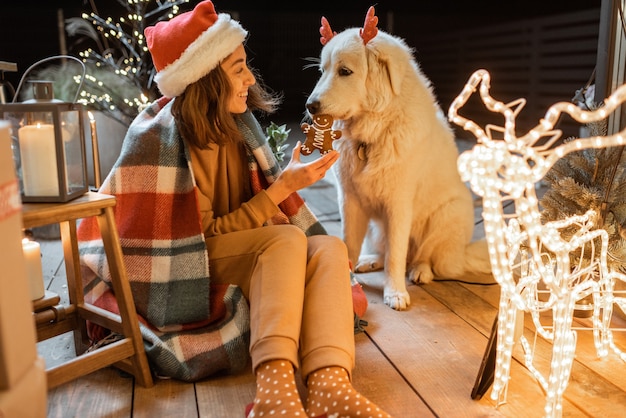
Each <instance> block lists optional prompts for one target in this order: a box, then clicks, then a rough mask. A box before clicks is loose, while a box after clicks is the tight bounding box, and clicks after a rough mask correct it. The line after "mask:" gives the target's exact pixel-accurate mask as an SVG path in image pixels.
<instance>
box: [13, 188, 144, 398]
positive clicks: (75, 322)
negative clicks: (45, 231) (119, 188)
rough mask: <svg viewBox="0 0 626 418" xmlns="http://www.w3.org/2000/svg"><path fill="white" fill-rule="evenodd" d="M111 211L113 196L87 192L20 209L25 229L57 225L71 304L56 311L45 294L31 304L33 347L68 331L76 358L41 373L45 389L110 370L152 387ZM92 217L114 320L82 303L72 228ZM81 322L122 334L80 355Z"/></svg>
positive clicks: (82, 349)
mask: <svg viewBox="0 0 626 418" xmlns="http://www.w3.org/2000/svg"><path fill="white" fill-rule="evenodd" d="M114 206H115V197H114V196H110V195H106V194H102V193H97V192H88V193H86V194H85V195H84V196H81V197H79V198H77V199H74V200H71V201H69V202H66V203H24V204H23V206H22V218H23V224H24V228H25V229H28V228H33V227H37V226H42V225H48V224H53V223H58V224H59V225H60V230H61V241H62V244H63V255H64V258H65V267H66V271H67V288H68V294H69V301H70V303H69V305H67V306H63V305H58V302H59V299H58V297H57V296H56V295H55V294H54V293H51V292H46V295H45V296H44V298H43V300H41V301H36V304H34V307H33V310H34V316H35V322H36V327H37V338H38V341H43V340H46V339H48V338H51V337H54V336H56V335H59V334H63V333H66V332H68V331H73V332H74V344H75V348H76V354H77V357H76V358H74V359H72V360H70V361H68V362H66V363H63V364H61V365H58V366H55V367H51V368H49V369H47V370H46V373H47V378H48V388H49V389H51V388H54V387H56V386H59V385H61V384H63V383H66V382H68V381H70V380H73V379H76V378H77V377H80V376H83V375H86V374H89V373H92V372H94V371H96V370H99V369H101V368H104V367H107V366H111V365H114V366H115V367H118V368H120V369H122V370H124V371H126V372H128V373H131V374H132V375H133V376H135V378H136V379H137V381H138V383H139V384H140V385H142V386H144V387H151V386H152V385H153V384H154V383H153V380H152V375H151V373H150V367H149V365H148V359H147V357H146V353H145V350H144V346H143V339H142V337H141V332H140V330H139V321H138V319H137V312H136V311H135V302H134V300H133V297H132V294H131V291H130V284H129V282H128V278H127V276H126V267H125V265H124V260H123V257H122V248H121V246H120V242H119V236H118V233H117V227H116V224H115V217H114V215H113V207H114ZM91 216H95V217H97V220H98V226H99V227H100V232H101V235H102V241H103V243H104V249H105V252H106V256H107V262H108V264H109V270H110V272H111V284H112V286H113V291H114V292H115V296H116V299H117V303H118V306H119V309H120V315H119V316H118V315H115V314H113V313H111V312H109V311H107V310H104V309H101V308H99V307H97V306H94V305H91V304H88V303H85V300H84V295H83V286H82V277H81V272H80V260H79V253H78V240H77V236H76V222H77V220H79V219H82V218H88V217H91ZM86 321H90V322H93V323H96V324H98V325H101V326H103V327H105V328H107V329H110V330H111V331H113V332H115V333H118V334H121V335H122V336H123V338H122V339H120V340H119V341H116V342H114V343H111V344H109V345H105V346H103V347H100V348H98V349H96V350H93V351H89V352H85V350H86V349H87V347H88V346H89V338H88V336H87V327H86Z"/></svg>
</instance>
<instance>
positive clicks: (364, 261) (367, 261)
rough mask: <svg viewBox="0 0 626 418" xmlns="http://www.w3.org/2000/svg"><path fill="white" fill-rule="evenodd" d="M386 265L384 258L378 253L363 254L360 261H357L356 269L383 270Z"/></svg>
mask: <svg viewBox="0 0 626 418" xmlns="http://www.w3.org/2000/svg"><path fill="white" fill-rule="evenodd" d="M384 266H385V261H384V259H383V258H382V257H381V256H379V255H377V254H370V255H363V256H361V257H359V262H358V263H356V268H355V269H354V271H355V272H357V273H368V272H370V271H378V270H382V269H383V267H384Z"/></svg>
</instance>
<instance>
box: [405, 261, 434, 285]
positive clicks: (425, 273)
mask: <svg viewBox="0 0 626 418" xmlns="http://www.w3.org/2000/svg"><path fill="white" fill-rule="evenodd" d="M434 278H435V274H434V273H433V270H432V269H431V268H430V266H429V265H428V264H420V265H419V266H416V267H415V268H413V269H412V270H411V272H410V273H409V279H411V281H412V282H413V283H415V284H420V283H421V284H426V283H430V282H432V281H433V279H434Z"/></svg>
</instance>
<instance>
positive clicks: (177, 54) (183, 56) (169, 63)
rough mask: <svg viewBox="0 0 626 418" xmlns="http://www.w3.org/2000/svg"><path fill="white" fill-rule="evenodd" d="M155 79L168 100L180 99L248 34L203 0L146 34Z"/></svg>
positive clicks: (158, 24)
mask: <svg viewBox="0 0 626 418" xmlns="http://www.w3.org/2000/svg"><path fill="white" fill-rule="evenodd" d="M144 33H145V35H146V40H147V43H148V49H149V50H150V53H151V54H152V61H153V63H154V66H155V68H156V70H157V75H156V76H155V78H154V80H155V81H156V83H157V86H158V87H159V90H160V91H161V93H162V94H163V95H164V96H166V97H176V96H178V95H180V94H181V93H183V92H184V91H185V88H186V87H187V86H188V85H189V84H192V83H195V82H196V81H198V80H199V79H201V78H202V77H204V76H205V75H207V74H208V73H209V72H210V71H211V70H212V69H214V68H215V67H217V66H218V65H219V63H220V62H221V61H222V60H223V59H224V58H226V57H227V56H229V55H230V54H231V53H232V52H233V51H234V50H235V49H236V48H237V47H238V46H239V45H241V44H242V43H243V41H244V40H245V39H246V36H247V34H248V32H247V31H246V30H245V29H243V28H242V27H241V25H240V24H239V22H237V21H235V20H233V19H231V17H230V15H228V14H226V13H220V14H217V13H216V12H215V8H214V7H213V3H212V2H211V1H209V0H207V1H202V2H200V3H198V5H196V7H195V8H194V9H193V10H192V11H190V12H186V13H181V14H180V15H178V16H176V17H174V18H173V19H171V20H169V21H167V22H158V23H157V24H156V25H154V26H149V27H147V28H146V29H145V31H144Z"/></svg>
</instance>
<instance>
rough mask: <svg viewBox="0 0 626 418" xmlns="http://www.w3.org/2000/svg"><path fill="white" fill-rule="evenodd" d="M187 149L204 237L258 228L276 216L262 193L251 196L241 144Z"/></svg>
mask: <svg viewBox="0 0 626 418" xmlns="http://www.w3.org/2000/svg"><path fill="white" fill-rule="evenodd" d="M188 146H189V152H190V154H191V165H192V171H193V175H194V177H195V181H196V188H197V190H198V202H199V206H200V216H201V219H202V230H203V231H204V234H205V237H210V236H214V235H219V234H225V233H228V232H234V231H241V230H244V229H251V228H258V227H261V226H263V224H264V223H265V221H267V220H268V219H270V218H271V217H272V216H274V215H276V214H277V213H278V211H279V208H278V206H277V205H275V204H274V202H272V200H271V199H270V198H269V196H268V195H267V193H265V191H261V192H260V193H257V194H256V195H254V196H253V195H252V191H251V187H250V174H249V173H250V171H249V168H248V164H247V156H246V151H245V147H244V145H243V143H240V142H237V143H231V144H228V145H223V146H217V145H213V146H212V149H200V148H197V147H195V146H193V145H191V144H188Z"/></svg>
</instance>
